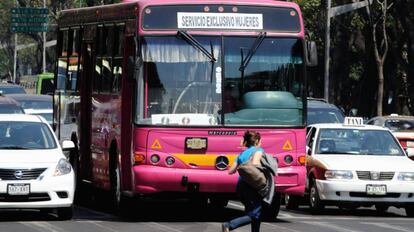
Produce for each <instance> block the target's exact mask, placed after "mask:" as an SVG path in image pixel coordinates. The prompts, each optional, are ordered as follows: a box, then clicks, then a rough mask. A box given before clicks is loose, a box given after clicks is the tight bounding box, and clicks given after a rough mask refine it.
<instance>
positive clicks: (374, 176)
mask: <svg viewBox="0 0 414 232" xmlns="http://www.w3.org/2000/svg"><path fill="white" fill-rule="evenodd" d="M379 178H380V173H379V172H371V179H372V180H379Z"/></svg>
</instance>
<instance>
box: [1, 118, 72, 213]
mask: <svg viewBox="0 0 414 232" xmlns="http://www.w3.org/2000/svg"><path fill="white" fill-rule="evenodd" d="M73 147H74V144H73V142H72V141H64V142H63V144H62V147H61V146H60V145H59V142H58V140H57V138H56V136H55V135H54V133H53V132H52V129H51V127H50V126H49V125H48V122H47V121H46V120H45V119H44V118H42V117H40V116H35V115H24V114H22V115H16V114H14V115H6V114H4V115H0V209H6V208H7V209H9V208H12V209H44V210H52V209H53V210H54V211H56V214H57V216H58V218H59V219H62V220H68V219H70V218H72V214H73V208H72V204H73V197H74V191H75V176H74V172H73V169H72V167H71V165H70V164H69V162H68V161H67V159H66V157H65V156H64V154H63V152H62V148H63V149H64V150H66V149H71V148H73Z"/></svg>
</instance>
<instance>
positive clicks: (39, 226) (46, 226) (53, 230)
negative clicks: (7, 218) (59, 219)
mask: <svg viewBox="0 0 414 232" xmlns="http://www.w3.org/2000/svg"><path fill="white" fill-rule="evenodd" d="M19 223H20V224H23V225H25V226H27V227H30V228H32V229H35V230H37V231H40V232H45V231H50V232H64V231H65V230H64V229H63V228H60V227H57V226H54V225H52V224H50V223H48V222H19Z"/></svg>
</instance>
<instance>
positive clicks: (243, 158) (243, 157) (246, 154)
mask: <svg viewBox="0 0 414 232" xmlns="http://www.w3.org/2000/svg"><path fill="white" fill-rule="evenodd" d="M256 151H261V152H262V153H264V150H263V148H260V147H254V146H253V147H249V148H247V149H246V150H244V151H243V152H242V153H240V155H239V156H237V159H236V162H237V165H241V164H244V163H246V162H247V161H249V160H250V157H252V155H254V153H256ZM241 180H242V177H241V176H239V179H238V182H240V181H241Z"/></svg>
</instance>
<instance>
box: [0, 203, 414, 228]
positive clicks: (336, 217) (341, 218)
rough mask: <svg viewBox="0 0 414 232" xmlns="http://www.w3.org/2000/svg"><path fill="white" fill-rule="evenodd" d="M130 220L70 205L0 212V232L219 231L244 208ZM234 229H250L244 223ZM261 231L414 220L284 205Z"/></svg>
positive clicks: (146, 208)
mask: <svg viewBox="0 0 414 232" xmlns="http://www.w3.org/2000/svg"><path fill="white" fill-rule="evenodd" d="M134 208H135V209H136V210H135V213H134V215H131V217H130V218H128V219H125V218H119V217H117V216H115V215H114V214H112V213H111V211H110V209H108V208H106V205H105V204H104V203H99V204H96V205H90V206H88V207H85V206H77V207H75V215H74V218H73V219H72V220H70V221H57V220H56V217H55V216H54V215H53V214H52V213H51V214H45V213H40V212H38V211H34V210H33V211H28V210H26V211H18V210H1V211H0V231H2V232H3V231H5V232H6V231H10V232H19V231H22V232H23V231H24V232H32V231H33V232H40V231H41V232H44V231H46V232H70V231H74V232H88V231H90V232H128V231H134V232H140V231H142V232H152V231H161V232H164V231H171V232H192V231H197V232H198V231H203V232H209V231H221V223H222V222H223V221H226V220H229V219H232V218H235V217H237V216H239V215H242V214H243V207H242V205H241V204H240V203H239V202H237V201H231V202H230V203H229V205H228V206H227V207H226V208H224V209H214V208H209V207H201V206H196V205H192V204H191V203H189V202H184V201H165V202H160V201H157V202H155V201H152V202H146V203H139V204H135V205H134ZM235 231H239V232H242V231H250V227H249V226H245V227H242V228H239V229H237V230H235ZM261 231H263V232H266V231H269V232H270V231H272V232H274V231H283V232H305V231H306V232H319V231H327V232H330V231H336V232H365V231H369V232H372V231H375V232H392V231H397V232H412V231H414V221H413V219H412V218H407V217H405V211H404V210H402V209H397V208H393V207H392V208H390V209H389V210H388V211H387V212H386V213H377V212H376V211H375V209H374V208H359V209H357V210H352V211H344V210H340V209H338V208H335V207H332V208H328V209H327V210H326V211H325V212H324V213H323V214H321V215H311V214H310V213H309V211H308V209H307V208H306V207H303V208H300V209H299V210H295V211H287V210H285V209H284V208H283V206H282V209H281V212H280V214H279V217H278V220H277V221H275V222H264V223H263V224H262V227H261Z"/></svg>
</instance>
